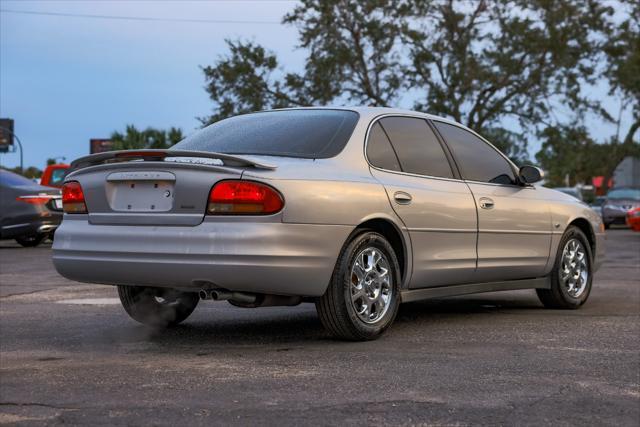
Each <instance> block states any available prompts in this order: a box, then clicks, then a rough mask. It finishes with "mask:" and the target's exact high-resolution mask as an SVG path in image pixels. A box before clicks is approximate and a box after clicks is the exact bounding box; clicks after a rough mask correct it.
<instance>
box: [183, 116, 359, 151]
mask: <svg viewBox="0 0 640 427" xmlns="http://www.w3.org/2000/svg"><path fill="white" fill-rule="evenodd" d="M358 117H359V116H358V113H355V112H353V111H345V110H282V111H265V112H261V113H253V114H246V115H242V116H236V117H231V118H229V119H225V120H221V121H219V122H216V123H213V124H212V125H209V126H207V127H206V128H204V129H202V130H200V131H198V132H196V133H194V134H193V135H191V136H189V137H188V138H186V139H184V140H183V141H181V142H179V143H178V144H176V145H174V146H173V147H172V149H176V150H196V151H209V152H215V153H226V154H256V155H265V156H285V157H301V158H313V159H324V158H329V157H334V156H335V155H337V154H338V153H340V151H342V149H343V148H344V146H345V145H346V143H347V141H348V140H349V138H350V137H351V133H352V132H353V129H354V128H355V126H356V123H357V122H358Z"/></svg>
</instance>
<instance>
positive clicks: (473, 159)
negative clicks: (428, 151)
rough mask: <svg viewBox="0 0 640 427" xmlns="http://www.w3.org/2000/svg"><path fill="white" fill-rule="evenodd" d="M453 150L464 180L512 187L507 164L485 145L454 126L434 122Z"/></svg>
mask: <svg viewBox="0 0 640 427" xmlns="http://www.w3.org/2000/svg"><path fill="white" fill-rule="evenodd" d="M434 124H435V126H436V128H437V129H438V131H439V132H440V133H441V134H442V136H443V138H444V139H445V141H446V142H447V144H448V145H449V147H450V148H451V151H453V155H454V157H455V159H456V163H458V166H459V167H460V169H461V170H460V172H461V173H462V176H463V178H464V179H468V180H471V181H479V182H490V183H493V184H515V182H516V177H515V174H514V172H513V169H512V168H511V165H510V164H509V162H507V160H505V158H504V157H502V156H501V155H500V153H498V151H497V150H496V149H495V148H493V147H491V146H490V145H489V144H487V143H486V142H484V141H483V140H481V139H480V138H478V137H477V136H475V135H474V134H472V133H471V132H468V131H466V130H464V129H462V128H459V127H458V126H454V125H450V124H447V123H442V122H437V121H434Z"/></svg>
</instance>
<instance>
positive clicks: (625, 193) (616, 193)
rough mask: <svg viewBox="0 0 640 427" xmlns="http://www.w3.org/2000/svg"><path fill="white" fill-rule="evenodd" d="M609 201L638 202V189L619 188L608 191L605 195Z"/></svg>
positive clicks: (639, 190) (639, 195)
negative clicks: (624, 200) (628, 200)
mask: <svg viewBox="0 0 640 427" xmlns="http://www.w3.org/2000/svg"><path fill="white" fill-rule="evenodd" d="M607 198H609V199H631V200H640V189H637V188H620V189H617V190H611V191H609V194H607Z"/></svg>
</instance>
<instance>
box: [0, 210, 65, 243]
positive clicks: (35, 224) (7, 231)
mask: <svg viewBox="0 0 640 427" xmlns="http://www.w3.org/2000/svg"><path fill="white" fill-rule="evenodd" d="M60 217H62V215H60ZM59 225H60V218H59V217H57V216H52V217H48V218H46V219H42V218H41V217H40V216H38V217H35V215H34V218H33V219H31V220H29V221H24V220H23V219H21V220H20V221H18V222H16V223H13V224H6V225H3V226H2V230H1V231H0V236H1V237H2V239H15V238H16V237H22V236H32V235H35V234H49V233H53V232H54V231H55V230H56V228H58V226H59Z"/></svg>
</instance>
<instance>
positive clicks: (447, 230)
mask: <svg viewBox="0 0 640 427" xmlns="http://www.w3.org/2000/svg"><path fill="white" fill-rule="evenodd" d="M406 230H407V231H418V232H435V233H477V230H475V229H473V230H470V229H464V228H429V227H425V228H419V227H414V228H407V229H406Z"/></svg>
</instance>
